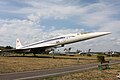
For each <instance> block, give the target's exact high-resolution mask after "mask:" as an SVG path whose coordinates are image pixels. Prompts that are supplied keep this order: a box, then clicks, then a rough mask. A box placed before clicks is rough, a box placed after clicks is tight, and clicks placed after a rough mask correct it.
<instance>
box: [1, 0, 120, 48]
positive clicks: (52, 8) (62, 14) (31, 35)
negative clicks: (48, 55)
mask: <svg viewBox="0 0 120 80" xmlns="http://www.w3.org/2000/svg"><path fill="white" fill-rule="evenodd" d="M78 1H79V2H80V0H77V1H76V2H78ZM18 2H19V1H18ZM20 2H22V3H26V4H28V5H30V6H28V7H22V8H18V9H17V10H6V11H7V12H10V13H16V14H24V15H25V17H26V19H23V20H20V19H12V20H11V19H8V20H7V19H0V36H1V38H2V40H0V41H1V43H0V45H12V46H13V45H14V43H12V42H15V39H16V38H17V37H20V38H21V39H22V41H24V44H26V43H30V42H34V41H39V40H42V39H47V38H50V37H53V36H58V35H63V34H67V33H74V32H80V31H84V29H83V30H82V29H81V28H80V27H78V29H75V30H73V28H72V29H71V28H70V29H66V28H64V29H60V30H57V29H56V27H57V26H50V27H51V29H49V30H47V31H45V29H47V27H46V26H43V25H41V21H42V20H43V19H49V18H54V19H58V20H65V19H71V17H74V16H75V17H76V16H77V17H76V18H75V20H74V21H75V22H76V23H78V24H84V25H85V26H87V27H86V28H85V29H87V28H93V29H95V31H110V32H112V34H111V35H110V36H106V37H103V38H99V39H96V40H90V41H86V42H82V43H76V44H75V46H77V48H78V47H79V48H81V49H88V48H93V49H94V50H108V49H116V50H119V49H120V48H119V46H120V44H119V43H120V41H119V36H120V35H119V33H120V28H119V26H120V19H115V18H113V17H112V16H113V15H115V14H119V12H120V11H119V10H117V9H116V7H114V5H113V4H114V2H113V3H112V2H109V1H104V0H99V1H98V2H97V3H91V4H88V5H86V6H81V5H75V3H74V5H72V2H74V1H72V2H68V4H65V3H64V1H62V0H59V1H49V0H47V1H43V0H31V1H26V0H25V1H20ZM26 15H27V16H26ZM63 24H64V23H63ZM64 27H65V26H64ZM85 31H87V30H85ZM88 31H89V30H88ZM106 42H107V43H106ZM78 44H80V46H78ZM98 46H100V48H101V49H100V48H98Z"/></svg>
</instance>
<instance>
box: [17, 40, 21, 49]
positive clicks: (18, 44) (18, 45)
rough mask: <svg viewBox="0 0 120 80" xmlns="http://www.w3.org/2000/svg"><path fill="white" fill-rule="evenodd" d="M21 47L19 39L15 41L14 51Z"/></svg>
mask: <svg viewBox="0 0 120 80" xmlns="http://www.w3.org/2000/svg"><path fill="white" fill-rule="evenodd" d="M21 47H22V44H21V42H20V40H19V39H16V49H20V48H21Z"/></svg>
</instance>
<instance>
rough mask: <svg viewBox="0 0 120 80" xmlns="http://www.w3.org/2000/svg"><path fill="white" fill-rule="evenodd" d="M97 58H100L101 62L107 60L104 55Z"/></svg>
mask: <svg viewBox="0 0 120 80" xmlns="http://www.w3.org/2000/svg"><path fill="white" fill-rule="evenodd" d="M97 59H98V61H99V62H104V61H105V57H104V56H97Z"/></svg>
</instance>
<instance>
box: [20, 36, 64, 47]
mask: <svg viewBox="0 0 120 80" xmlns="http://www.w3.org/2000/svg"><path fill="white" fill-rule="evenodd" d="M63 38H65V37H59V38H54V39H50V40H46V41H43V42H37V43H33V44H30V45H26V46H23V47H22V48H25V47H29V46H34V45H37V44H41V43H45V42H49V41H54V40H59V39H63Z"/></svg>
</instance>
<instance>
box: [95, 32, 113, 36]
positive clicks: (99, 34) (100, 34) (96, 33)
mask: <svg viewBox="0 0 120 80" xmlns="http://www.w3.org/2000/svg"><path fill="white" fill-rule="evenodd" d="M108 34H111V32H95V33H93V36H94V37H99V36H104V35H108Z"/></svg>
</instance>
